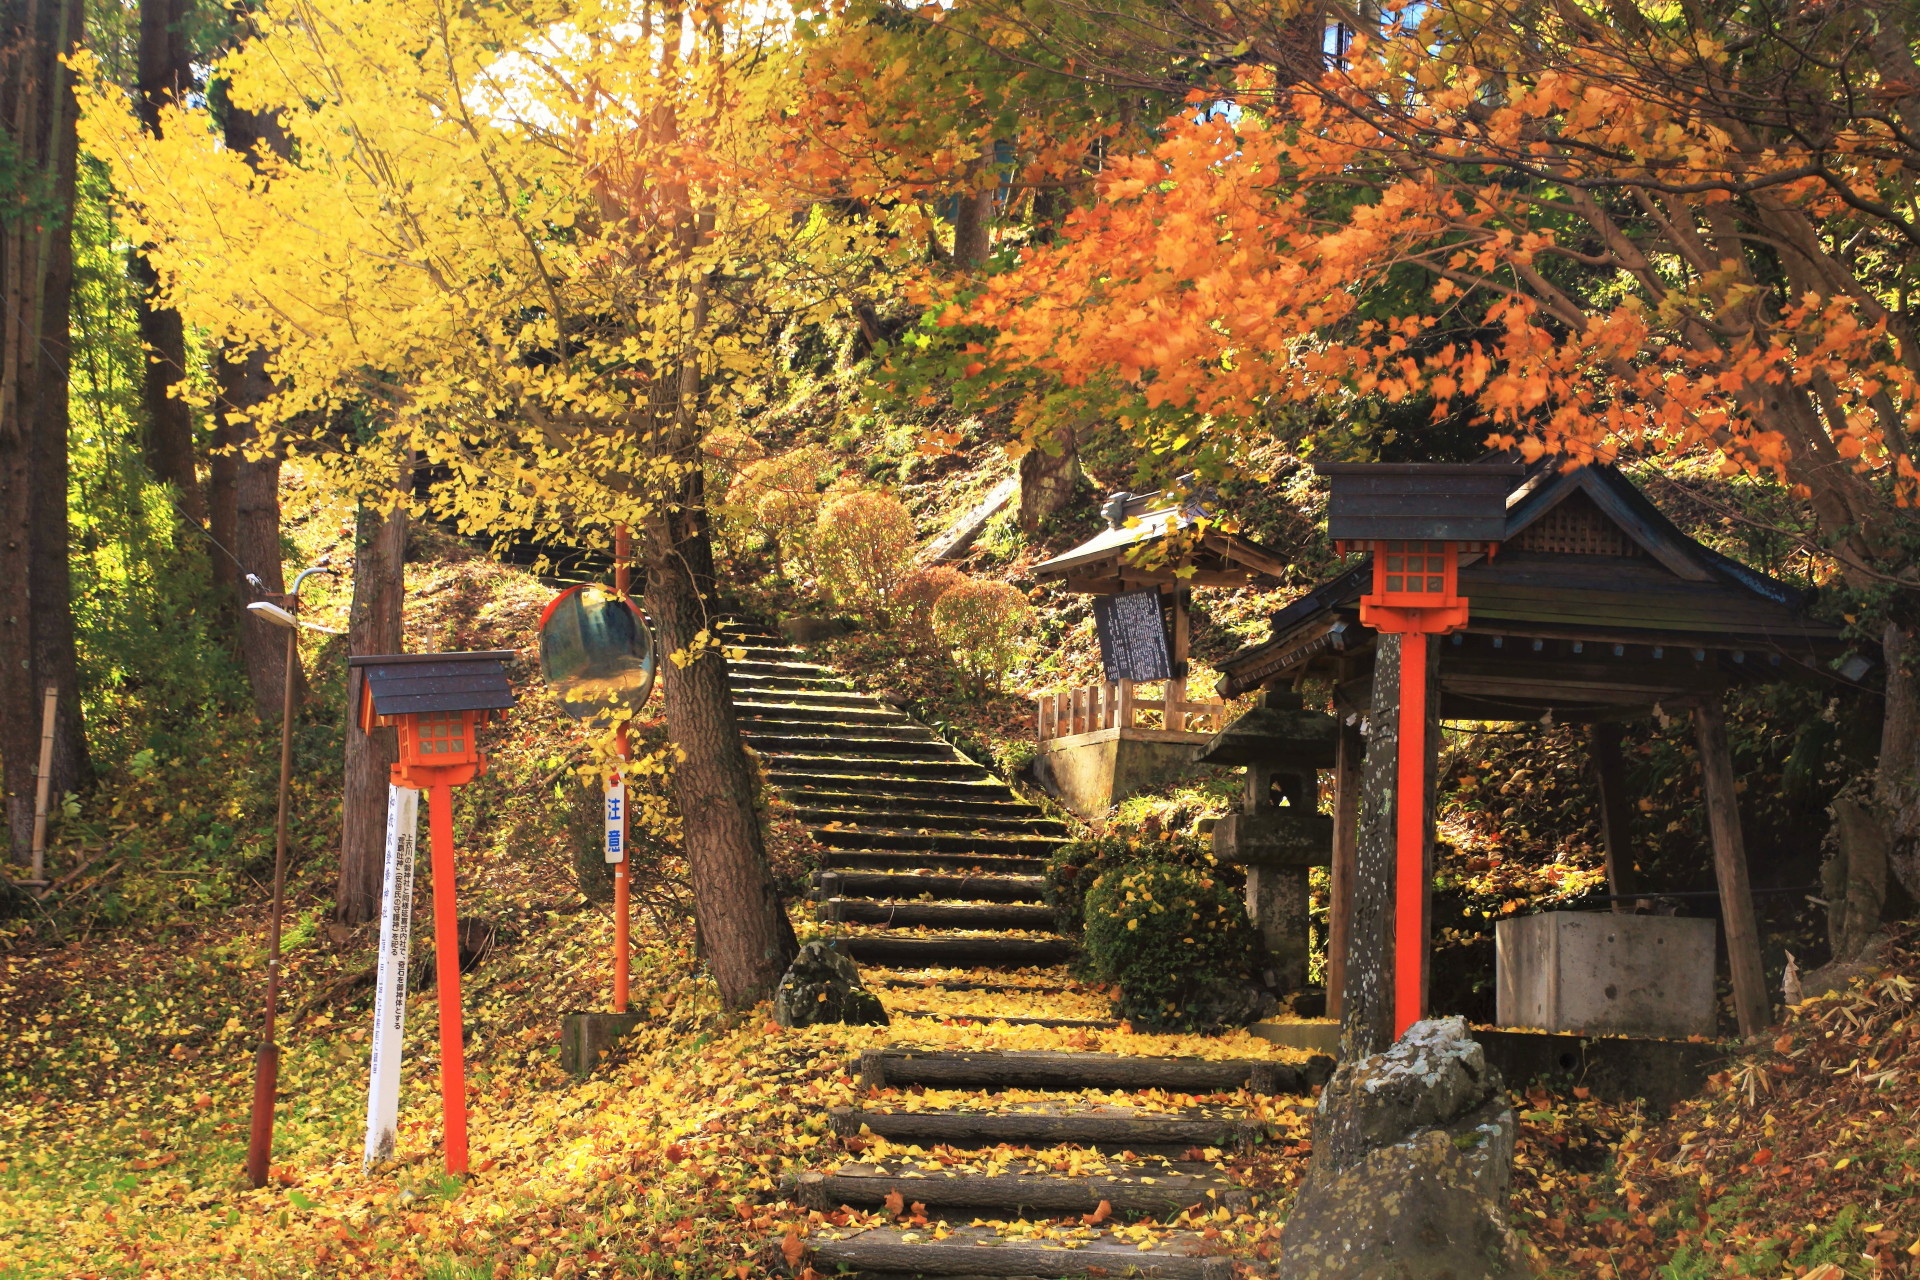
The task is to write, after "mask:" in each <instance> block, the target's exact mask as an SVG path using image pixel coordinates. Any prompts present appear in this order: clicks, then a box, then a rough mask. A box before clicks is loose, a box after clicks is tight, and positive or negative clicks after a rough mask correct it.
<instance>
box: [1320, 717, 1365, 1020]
mask: <svg viewBox="0 0 1920 1280" xmlns="http://www.w3.org/2000/svg"><path fill="white" fill-rule="evenodd" d="M1366 749H1367V740H1366V739H1365V738H1363V737H1361V735H1360V726H1359V724H1358V723H1355V724H1347V723H1345V720H1344V718H1343V719H1342V722H1341V724H1340V728H1339V739H1338V742H1337V744H1336V747H1335V753H1334V762H1333V867H1332V869H1331V871H1330V872H1329V873H1328V876H1327V1016H1328V1017H1329V1018H1340V1017H1342V1016H1344V1015H1345V1013H1346V994H1347V946H1348V939H1349V938H1350V937H1351V936H1352V932H1353V873H1354V848H1355V843H1356V841H1357V839H1358V836H1359V832H1358V830H1357V828H1358V825H1359V820H1360V762H1361V758H1362V756H1363V754H1364V753H1365V751H1366Z"/></svg>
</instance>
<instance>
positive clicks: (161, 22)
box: [127, 0, 207, 524]
mask: <svg viewBox="0 0 1920 1280" xmlns="http://www.w3.org/2000/svg"><path fill="white" fill-rule="evenodd" d="M186 16H187V15H186V5H185V4H184V3H183V2H182V0H140V53H139V68H138V71H137V72H136V85H135V87H136V89H137V90H138V92H137V94H136V96H135V99H134V107H135V110H136V111H137V112H138V114H139V116H140V122H141V123H142V124H144V125H145V126H146V127H147V129H148V131H149V132H151V133H153V134H155V135H156V136H158V134H159V132H160V109H161V108H162V107H163V106H166V105H167V104H169V103H172V102H175V101H178V100H179V99H180V98H181V97H183V96H184V95H185V94H186V93H187V92H188V91H189V90H191V89H192V87H193V65H192V55H191V52H190V51H189V49H188V47H187V38H186V32H185V29H184V28H185V25H186ZM127 268H128V269H127V274H128V275H129V276H130V277H131V278H132V280H133V283H134V296H135V305H136V307H137V309H138V317H139V324H140V341H141V344H142V346H143V347H144V348H145V359H144V360H143V361H142V366H143V367H142V383H141V399H142V401H143V403H144V405H145V407H146V411H147V438H146V460H147V469H148V470H149V471H151V472H152V473H153V477H154V479H156V480H159V481H160V482H161V483H163V484H170V485H172V486H173V488H174V491H175V493H176V495H177V497H176V501H177V502H178V503H179V509H180V513H181V514H182V515H184V516H186V517H187V518H188V519H189V520H191V521H193V522H194V523H196V524H198V523H200V522H201V521H203V520H205V519H206V515H207V508H206V503H205V502H204V501H203V500H202V498H201V494H200V482H199V477H198V475H197V474H196V472H195V468H194V456H193V414H192V412H191V411H190V410H189V409H188V407H187V402H186V401H184V400H181V399H179V398H178V397H176V396H174V395H173V394H172V390H173V388H174V387H175V386H176V385H178V384H179V383H180V382H181V381H182V380H184V379H185V377H186V375H187V338H186V330H185V328H184V326H183V325H182V324H181V322H180V313H179V312H177V311H175V310H173V308H171V307H163V306H156V305H154V302H153V297H152V294H153V290H154V287H155V285H156V284H157V283H158V280H157V278H156V277H155V275H154V272H153V268H152V267H151V266H149V265H148V264H147V260H146V258H145V256H144V255H143V254H142V253H141V252H139V251H135V252H134V253H132V254H130V255H129V256H128V264H127Z"/></svg>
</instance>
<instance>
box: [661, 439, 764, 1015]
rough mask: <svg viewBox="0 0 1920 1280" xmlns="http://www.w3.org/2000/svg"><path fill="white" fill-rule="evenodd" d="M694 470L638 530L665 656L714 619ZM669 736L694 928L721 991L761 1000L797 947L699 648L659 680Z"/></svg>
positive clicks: (709, 652) (715, 683)
mask: <svg viewBox="0 0 1920 1280" xmlns="http://www.w3.org/2000/svg"><path fill="white" fill-rule="evenodd" d="M698 481H699V473H698V471H695V472H694V473H693V476H692V478H691V481H690V482H689V483H688V484H687V485H686V487H685V488H684V489H683V491H682V492H681V494H680V495H679V497H680V503H679V505H678V508H677V509H676V510H675V511H673V512H672V514H670V515H666V516H662V517H659V518H656V519H655V520H653V521H651V522H650V523H649V525H648V527H647V530H646V533H647V547H646V553H645V554H646V558H647V585H646V602H647V612H648V613H650V614H651V615H652V617H653V624H654V626H655V627H656V628H657V629H658V631H659V640H660V644H661V647H662V649H663V650H664V651H665V652H666V653H668V654H678V653H681V652H684V651H686V650H687V649H688V648H689V646H691V645H692V643H693V638H694V636H695V635H696V634H698V633H699V632H700V631H702V630H704V629H707V628H708V627H710V626H711V625H712V619H711V618H710V617H709V616H708V613H707V601H706V600H705V599H703V598H702V591H701V585H702V582H703V581H705V582H710V581H711V578H712V564H713V553H712V546H711V543H710V542H709V540H708V535H707V528H706V519H705V513H704V508H703V506H702V503H701V495H700V492H699V488H700V486H699V483H698ZM664 700H665V703H666V716H667V734H668V736H669V737H670V738H671V739H672V741H673V745H674V746H675V747H677V748H679V750H680V752H681V753H682V758H681V759H680V761H679V762H678V763H677V764H676V765H675V766H674V769H673V798H674V802H675V804H676V805H677V806H678V808H679V810H680V813H681V814H682V815H683V817H684V819H685V833H686V834H685V843H686V853H687V868H688V871H689V874H690V876H691V879H692V881H693V896H694V906H695V910H696V913H697V915H698V917H699V921H700V937H701V940H702V942H703V943H704V945H705V948H706V957H707V962H708V964H709V965H710V966H711V967H712V969H713V977H714V981H715V983H716V984H717V985H718V986H719V988H720V999H721V1002H722V1003H723V1004H725V1005H726V1006H727V1007H728V1008H732V1009H739V1008H746V1007H749V1006H751V1005H754V1004H756V1003H758V1002H759V1001H761V1000H765V999H768V998H769V997H771V996H772V995H773V990H774V988H775V986H777V985H778V984H779V982H780V978H781V976H782V975H783V974H784V973H785V972H786V970H787V966H788V965H789V964H791V963H792V962H793V956H794V953H795V952H796V951H797V950H798V948H797V946H796V945H795V942H794V935H793V926H792V925H791V924H790V923H789V922H788V920H787V916H786V912H785V910H784V909H783V908H782V906H781V904H780V898H779V895H778V894H777V893H775V891H774V888H773V875H772V871H771V868H770V867H769V866H768V864H767V851H766V845H765V843H764V841H763V840H762V838H761V831H760V817H759V813H758V812H757V811H756V809H755V807H754V798H755V795H756V793H757V791H758V789H759V782H758V779H757V778H756V777H755V775H754V771H753V769H752V767H751V765H750V764H749V763H748V760H747V753H746V748H745V746H744V745H743V744H742V742H741V738H740V727H739V724H738V721H737V720H736V718H735V716H734V709H733V698H732V695H731V693H730V691H729V689H728V685H727V663H726V658H725V657H724V656H723V655H722V654H721V652H720V651H719V650H717V649H706V650H703V651H701V652H700V653H699V654H698V655H697V656H695V657H694V658H693V660H692V661H690V662H688V663H687V665H686V666H684V667H681V666H670V667H669V669H668V671H667V673H666V678H665V680H664Z"/></svg>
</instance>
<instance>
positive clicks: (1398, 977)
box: [1393, 631, 1427, 1036]
mask: <svg viewBox="0 0 1920 1280" xmlns="http://www.w3.org/2000/svg"><path fill="white" fill-rule="evenodd" d="M1399 738H1400V741H1399V752H1400V758H1399V760H1398V762H1397V763H1398V765H1399V769H1398V771H1397V772H1398V775H1399V776H1398V777H1397V778H1396V780H1395V781H1396V788H1395V790H1396V792H1397V794H1396V795H1395V797H1394V805H1395V810H1394V854H1395V866H1394V873H1395V874H1394V892H1393V951H1394V965H1393V1034H1394V1035H1395V1036H1402V1035H1405V1034H1406V1031H1407V1028H1408V1027H1410V1026H1412V1025H1413V1024H1414V1023H1416V1022H1418V1021H1420V1017H1421V1007H1420V1006H1421V1004H1422V1003H1423V1001H1422V998H1421V997H1422V991H1421V988H1422V986H1423V985H1424V984H1423V982H1422V980H1421V979H1422V972H1421V971H1422V968H1423V964H1422V961H1423V958H1424V956H1425V953H1426V932H1427V931H1426V878H1427V877H1426V861H1427V850H1426V843H1427V842H1426V835H1427V831H1426V809H1427V636H1426V633H1425V632H1423V631H1407V632H1402V633H1401V636H1400V733H1399Z"/></svg>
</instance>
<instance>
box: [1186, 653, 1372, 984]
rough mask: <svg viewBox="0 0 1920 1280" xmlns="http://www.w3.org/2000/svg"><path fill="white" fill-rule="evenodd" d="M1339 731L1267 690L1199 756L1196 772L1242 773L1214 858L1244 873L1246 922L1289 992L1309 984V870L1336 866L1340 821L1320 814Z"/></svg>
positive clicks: (1216, 832) (1217, 828)
mask: <svg viewBox="0 0 1920 1280" xmlns="http://www.w3.org/2000/svg"><path fill="white" fill-rule="evenodd" d="M1337 740H1338V722H1337V721H1336V720H1335V719H1334V717H1333V716H1331V715H1328V714H1327V713H1326V712H1324V711H1309V710H1307V708H1306V706H1305V704H1304V702H1303V701H1302V699H1301V697H1300V695H1299V694H1297V693H1291V692H1285V691H1280V690H1269V691H1268V692H1267V693H1265V694H1263V695H1262V697H1261V700H1260V703H1259V704H1258V705H1257V706H1255V707H1254V708H1253V709H1252V710H1251V711H1249V712H1247V713H1246V714H1245V715H1243V716H1241V717H1240V718H1239V719H1237V720H1235V721H1234V722H1233V723H1232V724H1230V725H1228V726H1227V727H1226V728H1225V729H1223V730H1221V731H1220V732H1219V733H1217V734H1215V735H1214V736H1213V738H1212V739H1211V740H1210V741H1209V742H1207V744H1206V745H1205V746H1202V747H1198V748H1196V749H1195V750H1194V753H1193V759H1194V763H1196V764H1212V765H1244V766H1245V767H1246V770H1247V775H1246V792H1245V796H1244V798H1243V800H1242V802H1241V810H1240V812H1239V813H1231V814H1228V815H1227V816H1226V817H1224V818H1222V819H1220V821H1219V822H1217V823H1216V824H1215V825H1214V828H1213V854H1214V857H1216V858H1218V859H1219V860H1220V861H1221V862H1224V863H1227V864H1229V865H1232V866H1238V867H1244V868H1246V872H1247V914H1248V916H1250V917H1251V918H1252V920H1253V924H1254V927H1255V928H1256V929H1258V930H1259V931H1260V937H1261V940H1262V941H1263V942H1264V943H1265V944H1266V948H1267V953H1268V955H1269V956H1270V957H1271V958H1272V964H1273V967H1274V976H1275V985H1277V986H1278V987H1279V988H1280V989H1281V990H1282V991H1291V990H1295V989H1297V988H1299V987H1303V986H1305V985H1306V982H1307V869H1308V868H1309V867H1325V866H1330V865H1331V864H1332V862H1333V819H1332V818H1328V817H1324V816H1322V815H1321V813H1320V812H1319V805H1320V783H1319V770H1321V769H1329V768H1332V767H1333V763H1334V751H1335V746H1336V743H1337Z"/></svg>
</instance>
